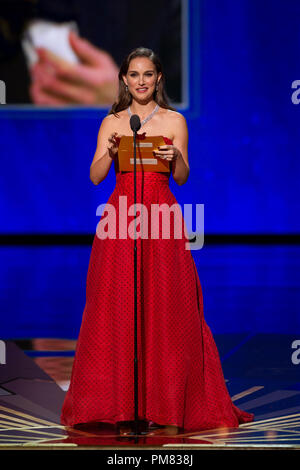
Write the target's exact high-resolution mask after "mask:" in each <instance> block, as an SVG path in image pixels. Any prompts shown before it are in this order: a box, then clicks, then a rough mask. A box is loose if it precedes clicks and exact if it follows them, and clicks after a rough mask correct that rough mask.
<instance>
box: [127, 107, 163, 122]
mask: <svg viewBox="0 0 300 470" xmlns="http://www.w3.org/2000/svg"><path fill="white" fill-rule="evenodd" d="M158 109H159V106H158V104H157V105H156V106H155V108H154V109H153V111H152V113H150V114H149V116H147V117H146V118H145V119H144V120H143V121H141V127H142V126H143V125H144V124H146V122H148V121H150V119H151V118H152V116H153V115H154V114H155V113H156V112H157V111H158ZM127 111H128V114H129V116H130V117H131V116H132V112H131V109H130V106H128V108H127Z"/></svg>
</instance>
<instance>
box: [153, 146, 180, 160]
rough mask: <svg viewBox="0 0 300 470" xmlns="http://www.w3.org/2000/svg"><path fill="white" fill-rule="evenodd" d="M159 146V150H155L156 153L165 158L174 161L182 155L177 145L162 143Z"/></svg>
mask: <svg viewBox="0 0 300 470" xmlns="http://www.w3.org/2000/svg"><path fill="white" fill-rule="evenodd" d="M157 148H158V150H153V153H154V155H155V156H156V157H160V158H163V159H164V160H168V161H174V160H176V159H177V158H178V157H179V156H180V155H181V154H180V151H179V150H178V148H177V147H175V145H160V146H159V147H157Z"/></svg>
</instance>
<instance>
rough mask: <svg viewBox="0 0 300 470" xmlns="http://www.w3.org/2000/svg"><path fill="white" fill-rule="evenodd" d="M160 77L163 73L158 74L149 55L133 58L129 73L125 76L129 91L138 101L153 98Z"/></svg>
mask: <svg viewBox="0 0 300 470" xmlns="http://www.w3.org/2000/svg"><path fill="white" fill-rule="evenodd" d="M160 78H161V73H160V74H159V75H157V72H156V68H155V65H154V64H153V62H152V61H151V60H150V59H148V57H136V58H135V59H132V60H131V61H130V63H129V67H128V71H127V74H126V76H124V77H123V79H124V82H125V85H127V86H128V91H129V92H130V93H131V95H132V96H133V97H134V98H135V99H137V100H138V101H140V100H142V101H147V100H149V98H152V95H153V93H154V91H155V88H156V84H157V83H158V81H159V80H160Z"/></svg>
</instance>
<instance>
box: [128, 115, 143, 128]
mask: <svg viewBox="0 0 300 470" xmlns="http://www.w3.org/2000/svg"><path fill="white" fill-rule="evenodd" d="M130 127H131V129H132V130H133V132H137V131H138V130H139V129H140V127H141V120H140V118H139V116H138V115H137V114H133V115H132V116H131V118H130Z"/></svg>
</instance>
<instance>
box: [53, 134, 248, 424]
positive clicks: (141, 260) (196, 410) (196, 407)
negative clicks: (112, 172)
mask: <svg viewBox="0 0 300 470" xmlns="http://www.w3.org/2000/svg"><path fill="white" fill-rule="evenodd" d="M165 141H166V143H172V142H171V141H169V140H168V139H166V138H165ZM169 176H170V174H168V173H152V172H137V202H142V203H143V204H144V205H145V206H146V207H147V209H148V216H146V219H147V217H148V222H149V226H150V223H151V204H153V203H157V204H163V203H165V204H168V205H169V206H171V205H172V204H174V203H177V201H176V198H175V196H174V195H173V193H172V192H171V190H170V187H169ZM121 195H123V196H127V206H128V207H129V206H130V205H131V204H133V202H134V200H133V198H134V174H133V172H124V173H122V172H118V173H116V186H115V188H114V191H113V193H112V194H111V196H110V197H109V200H108V203H110V204H113V205H114V207H115V208H116V211H117V218H116V223H117V234H118V230H119V224H120V222H121V223H122V220H123V219H122V217H124V216H125V214H119V211H118V207H119V196H121ZM119 216H120V218H121V219H120V220H119ZM102 217H103V215H102ZM133 219H134V217H133V216H132V217H131V216H128V221H127V222H128V224H129V223H130V222H131V221H132V220H133ZM170 220H171V224H172V221H173V219H172V217H171V219H170ZM181 224H182V230H184V220H183V217H182V216H181ZM137 229H138V227H137ZM170 234H171V236H170V239H163V238H162V227H161V224H160V226H159V238H158V239H151V238H148V239H141V238H139V239H137V265H138V286H137V287H138V289H137V291H138V329H137V331H138V377H139V384H138V394H139V395H138V405H139V408H138V415H139V418H140V419H144V420H148V421H154V422H155V423H157V424H174V425H177V426H180V427H182V428H184V430H186V431H193V430H207V429H215V428H219V427H238V425H239V424H240V423H245V422H250V421H253V419H254V415H253V414H252V413H247V412H245V411H242V410H240V409H239V408H237V407H236V406H235V405H234V404H233V403H232V401H231V398H230V396H229V393H228V390H227V387H226V384H225V380H224V376H223V372H222V367H221V362H220V358H219V354H218V350H217V347H216V344H215V342H214V339H213V336H212V333H211V331H210V328H209V327H208V325H207V324H206V321H205V319H204V312H203V296H202V288H201V284H200V280H199V277H198V273H197V269H196V266H195V263H194V259H193V257H192V254H191V251H190V250H187V249H186V246H185V244H186V243H187V240H186V239H185V237H182V238H178V239H176V238H175V237H174V232H172V230H171V232H170ZM86 281H87V282H86V304H85V308H84V311H83V317H82V323H81V328H80V332H79V337H78V341H77V346H76V351H75V357H74V363H73V368H72V375H71V382H70V387H69V390H68V391H67V393H66V397H65V400H64V404H63V407H62V411H61V423H62V424H63V425H68V426H73V425H75V424H79V423H88V422H94V421H96V422H108V423H113V424H115V423H117V422H118V421H127V420H134V240H133V239H132V238H129V237H127V239H120V238H119V237H117V238H115V239H112V238H106V239H100V238H99V237H98V236H97V234H95V237H94V240H93V245H92V250H91V256H90V261H89V266H88V273H87V280H86Z"/></svg>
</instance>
